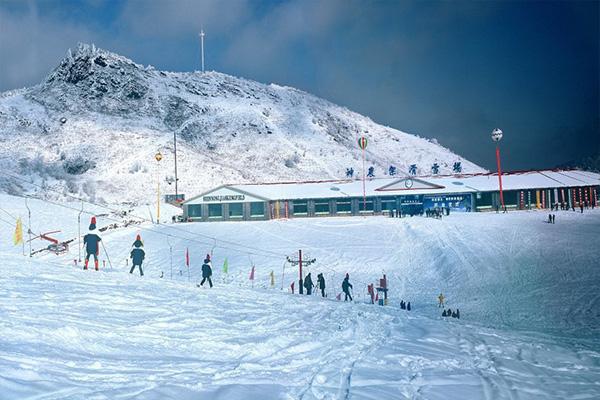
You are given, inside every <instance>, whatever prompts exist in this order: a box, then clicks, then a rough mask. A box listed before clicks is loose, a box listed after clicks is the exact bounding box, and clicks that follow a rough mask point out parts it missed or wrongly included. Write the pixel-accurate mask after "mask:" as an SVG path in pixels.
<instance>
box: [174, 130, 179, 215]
mask: <svg viewBox="0 0 600 400" xmlns="http://www.w3.org/2000/svg"><path fill="white" fill-rule="evenodd" d="M173 149H174V152H175V203H177V202H178V201H179V195H178V191H177V181H178V180H179V179H177V132H173Z"/></svg>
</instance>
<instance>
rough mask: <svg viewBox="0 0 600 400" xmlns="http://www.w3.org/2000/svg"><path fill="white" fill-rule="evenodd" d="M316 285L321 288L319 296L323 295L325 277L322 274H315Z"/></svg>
mask: <svg viewBox="0 0 600 400" xmlns="http://www.w3.org/2000/svg"><path fill="white" fill-rule="evenodd" d="M317 286H318V287H319V289H321V296H323V297H325V277H324V276H323V274H319V275H317Z"/></svg>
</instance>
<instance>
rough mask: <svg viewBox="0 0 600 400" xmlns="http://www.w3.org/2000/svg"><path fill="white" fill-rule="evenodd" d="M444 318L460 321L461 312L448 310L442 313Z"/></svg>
mask: <svg viewBox="0 0 600 400" xmlns="http://www.w3.org/2000/svg"><path fill="white" fill-rule="evenodd" d="M442 317H452V318H458V319H460V310H459V309H458V308H457V309H456V311H452V309H450V308H449V309H447V310H444V311H443V312H442Z"/></svg>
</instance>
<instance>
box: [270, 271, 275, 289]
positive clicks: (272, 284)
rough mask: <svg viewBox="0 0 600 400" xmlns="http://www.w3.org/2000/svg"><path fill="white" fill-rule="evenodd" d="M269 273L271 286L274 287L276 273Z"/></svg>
mask: <svg viewBox="0 0 600 400" xmlns="http://www.w3.org/2000/svg"><path fill="white" fill-rule="evenodd" d="M269 275H271V287H273V286H275V273H274V272H273V271H271V273H270V274H269Z"/></svg>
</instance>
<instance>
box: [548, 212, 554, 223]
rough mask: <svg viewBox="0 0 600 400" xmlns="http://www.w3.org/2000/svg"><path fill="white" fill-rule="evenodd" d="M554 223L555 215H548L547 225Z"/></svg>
mask: <svg viewBox="0 0 600 400" xmlns="http://www.w3.org/2000/svg"><path fill="white" fill-rule="evenodd" d="M555 221H556V214H548V223H549V224H553V223H554V222H555Z"/></svg>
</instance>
